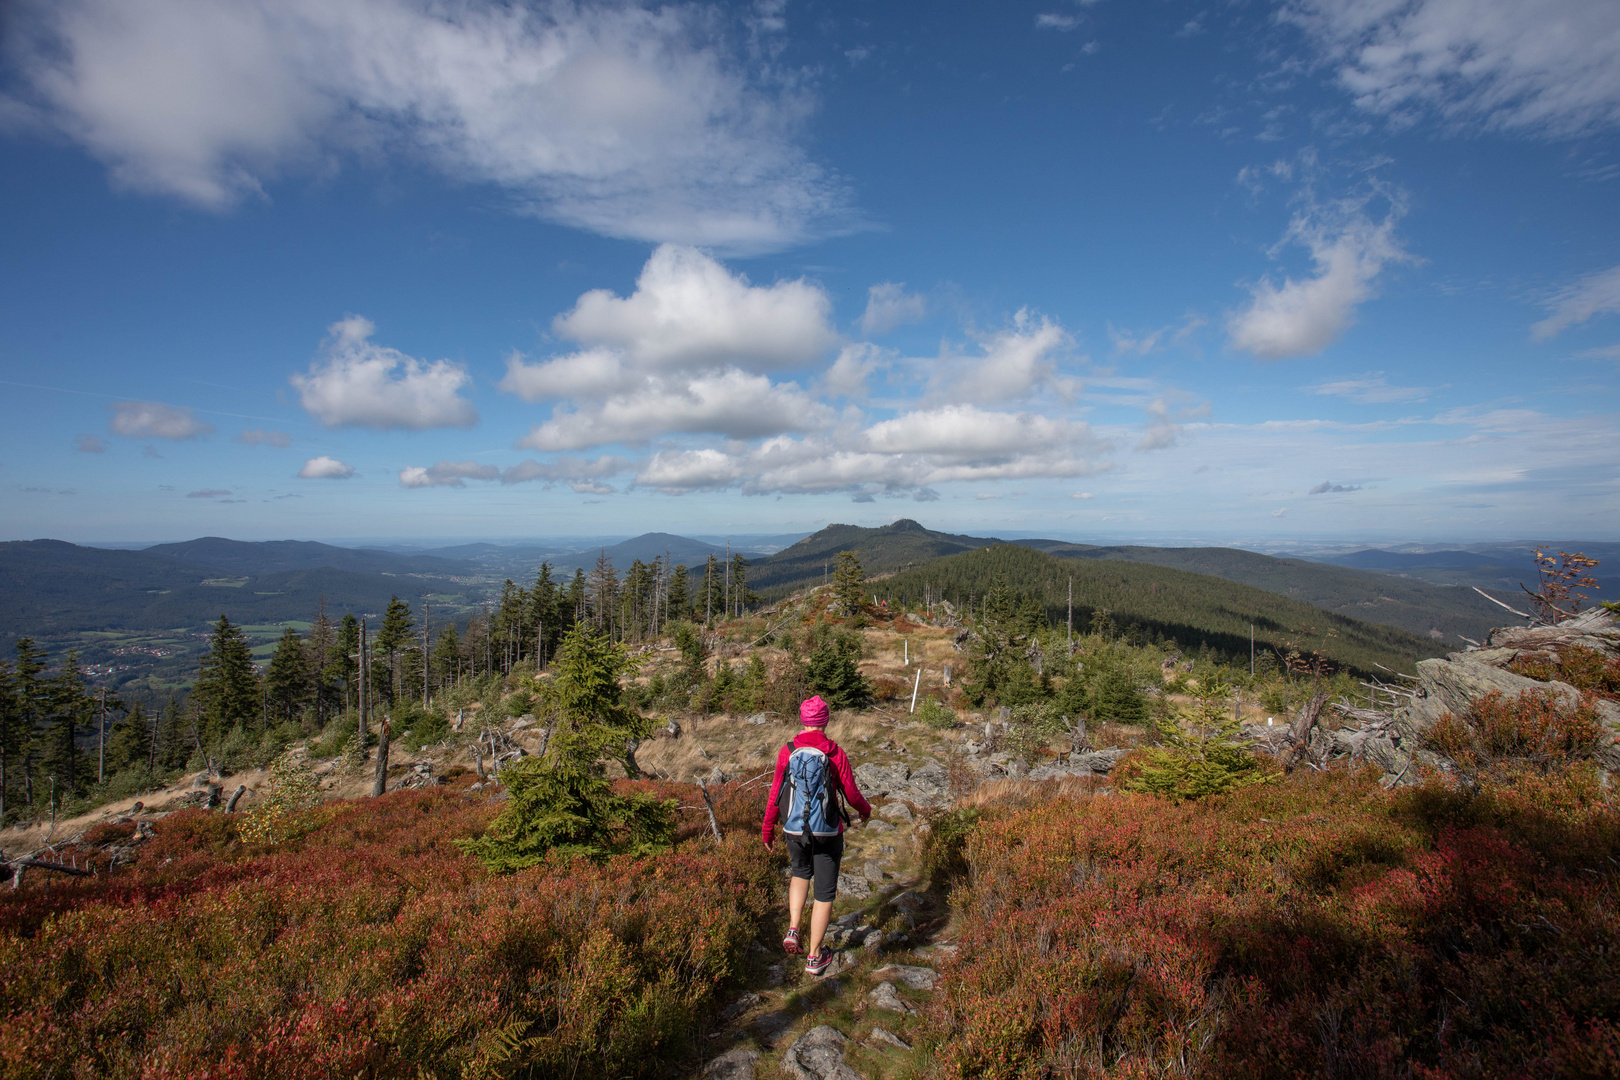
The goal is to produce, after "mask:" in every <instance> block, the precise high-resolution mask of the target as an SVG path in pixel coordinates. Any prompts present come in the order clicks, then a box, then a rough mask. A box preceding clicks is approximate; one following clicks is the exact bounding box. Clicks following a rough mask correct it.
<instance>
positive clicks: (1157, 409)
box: [1136, 398, 1181, 450]
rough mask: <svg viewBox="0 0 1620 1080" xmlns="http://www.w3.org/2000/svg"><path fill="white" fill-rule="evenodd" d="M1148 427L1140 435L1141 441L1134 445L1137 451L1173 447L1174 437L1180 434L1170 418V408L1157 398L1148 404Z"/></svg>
mask: <svg viewBox="0 0 1620 1080" xmlns="http://www.w3.org/2000/svg"><path fill="white" fill-rule="evenodd" d="M1147 414H1148V426H1147V431H1145V432H1144V433H1143V434H1142V440H1141V441H1140V442H1138V443H1137V444H1136V448H1137V449H1138V450H1163V449H1164V448H1165V447H1167V446H1174V445H1175V443H1176V437H1177V436H1178V435H1180V434H1181V426H1180V425H1179V424H1177V423H1175V422H1174V421H1173V420H1171V418H1170V406H1169V404H1168V403H1167V402H1166V401H1165V400H1164V398H1158V399H1156V400H1154V401H1152V402H1149V403H1148V406H1147Z"/></svg>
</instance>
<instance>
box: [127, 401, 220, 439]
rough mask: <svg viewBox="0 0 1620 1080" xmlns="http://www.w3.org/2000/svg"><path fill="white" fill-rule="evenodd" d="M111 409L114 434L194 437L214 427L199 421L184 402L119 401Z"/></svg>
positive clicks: (150, 436)
mask: <svg viewBox="0 0 1620 1080" xmlns="http://www.w3.org/2000/svg"><path fill="white" fill-rule="evenodd" d="M112 410H113V417H112V420H111V422H110V423H109V424H108V425H107V426H108V427H109V428H111V430H112V433H113V434H114V435H123V436H124V437H126V438H130V439H195V438H196V437H197V436H199V435H208V434H211V433H212V432H213V430H214V428H213V425H212V424H205V423H203V422H202V421H201V420H198V419H197V417H196V414H195V413H193V412H192V411H191V410H190V409H188V408H186V407H185V406H183V405H164V404H162V403H161V402H157V401H120V402H117V403H115V404H114V405H113V407H112Z"/></svg>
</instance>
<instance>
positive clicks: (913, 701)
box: [911, 668, 922, 712]
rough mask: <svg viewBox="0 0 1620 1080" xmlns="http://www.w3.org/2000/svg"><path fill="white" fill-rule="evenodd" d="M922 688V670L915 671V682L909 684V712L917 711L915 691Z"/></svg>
mask: <svg viewBox="0 0 1620 1080" xmlns="http://www.w3.org/2000/svg"><path fill="white" fill-rule="evenodd" d="M921 686H922V668H918V669H917V681H916V682H914V683H912V684H911V711H912V712H916V711H917V690H918V689H919V688H920V687H921Z"/></svg>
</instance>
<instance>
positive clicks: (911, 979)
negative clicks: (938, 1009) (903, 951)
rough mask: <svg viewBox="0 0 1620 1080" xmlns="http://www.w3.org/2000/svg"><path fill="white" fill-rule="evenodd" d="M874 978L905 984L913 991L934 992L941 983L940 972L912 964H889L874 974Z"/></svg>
mask: <svg viewBox="0 0 1620 1080" xmlns="http://www.w3.org/2000/svg"><path fill="white" fill-rule="evenodd" d="M872 978H874V979H885V980H889V981H893V982H903V983H905V984H906V985H907V986H909V987H911V988H912V989H913V990H932V989H933V988H934V987H935V986H936V985H937V984H938V983H939V972H937V971H935V970H934V969H933V968H928V967H912V966H911V965H910V964H888V965H886V966H884V967H881V968H878V969H877V970H876V971H874V972H872Z"/></svg>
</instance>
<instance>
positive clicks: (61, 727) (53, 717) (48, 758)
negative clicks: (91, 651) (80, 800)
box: [45, 652, 94, 793]
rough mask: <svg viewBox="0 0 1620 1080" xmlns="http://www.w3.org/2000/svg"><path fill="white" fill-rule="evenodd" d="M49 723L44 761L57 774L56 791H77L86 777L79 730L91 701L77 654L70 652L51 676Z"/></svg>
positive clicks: (87, 720)
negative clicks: (54, 675) (82, 763)
mask: <svg viewBox="0 0 1620 1080" xmlns="http://www.w3.org/2000/svg"><path fill="white" fill-rule="evenodd" d="M49 696H50V706H49V708H50V726H49V729H48V731H47V734H46V746H45V764H46V767H47V768H49V769H50V770H51V773H52V775H54V776H55V777H56V785H57V786H56V790H57V792H58V793H67V792H73V793H77V792H79V791H80V790H82V789H83V787H84V785H85V781H86V776H85V773H84V770H83V769H82V768H81V763H80V754H79V747H78V739H77V737H78V730H79V728H81V727H84V726H86V725H87V724H88V723H89V720H90V714H91V712H92V710H93V708H94V701H93V699H92V698H91V697H90V694H89V691H88V689H87V688H86V686H85V684H84V673H83V672H82V671H80V670H79V654H78V653H77V652H70V653H68V656H67V661H66V662H65V663H64V664H63V665H62V670H61V671H59V672H57V674H56V677H55V678H54V679H52V680H51V685H50V690H49Z"/></svg>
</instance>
